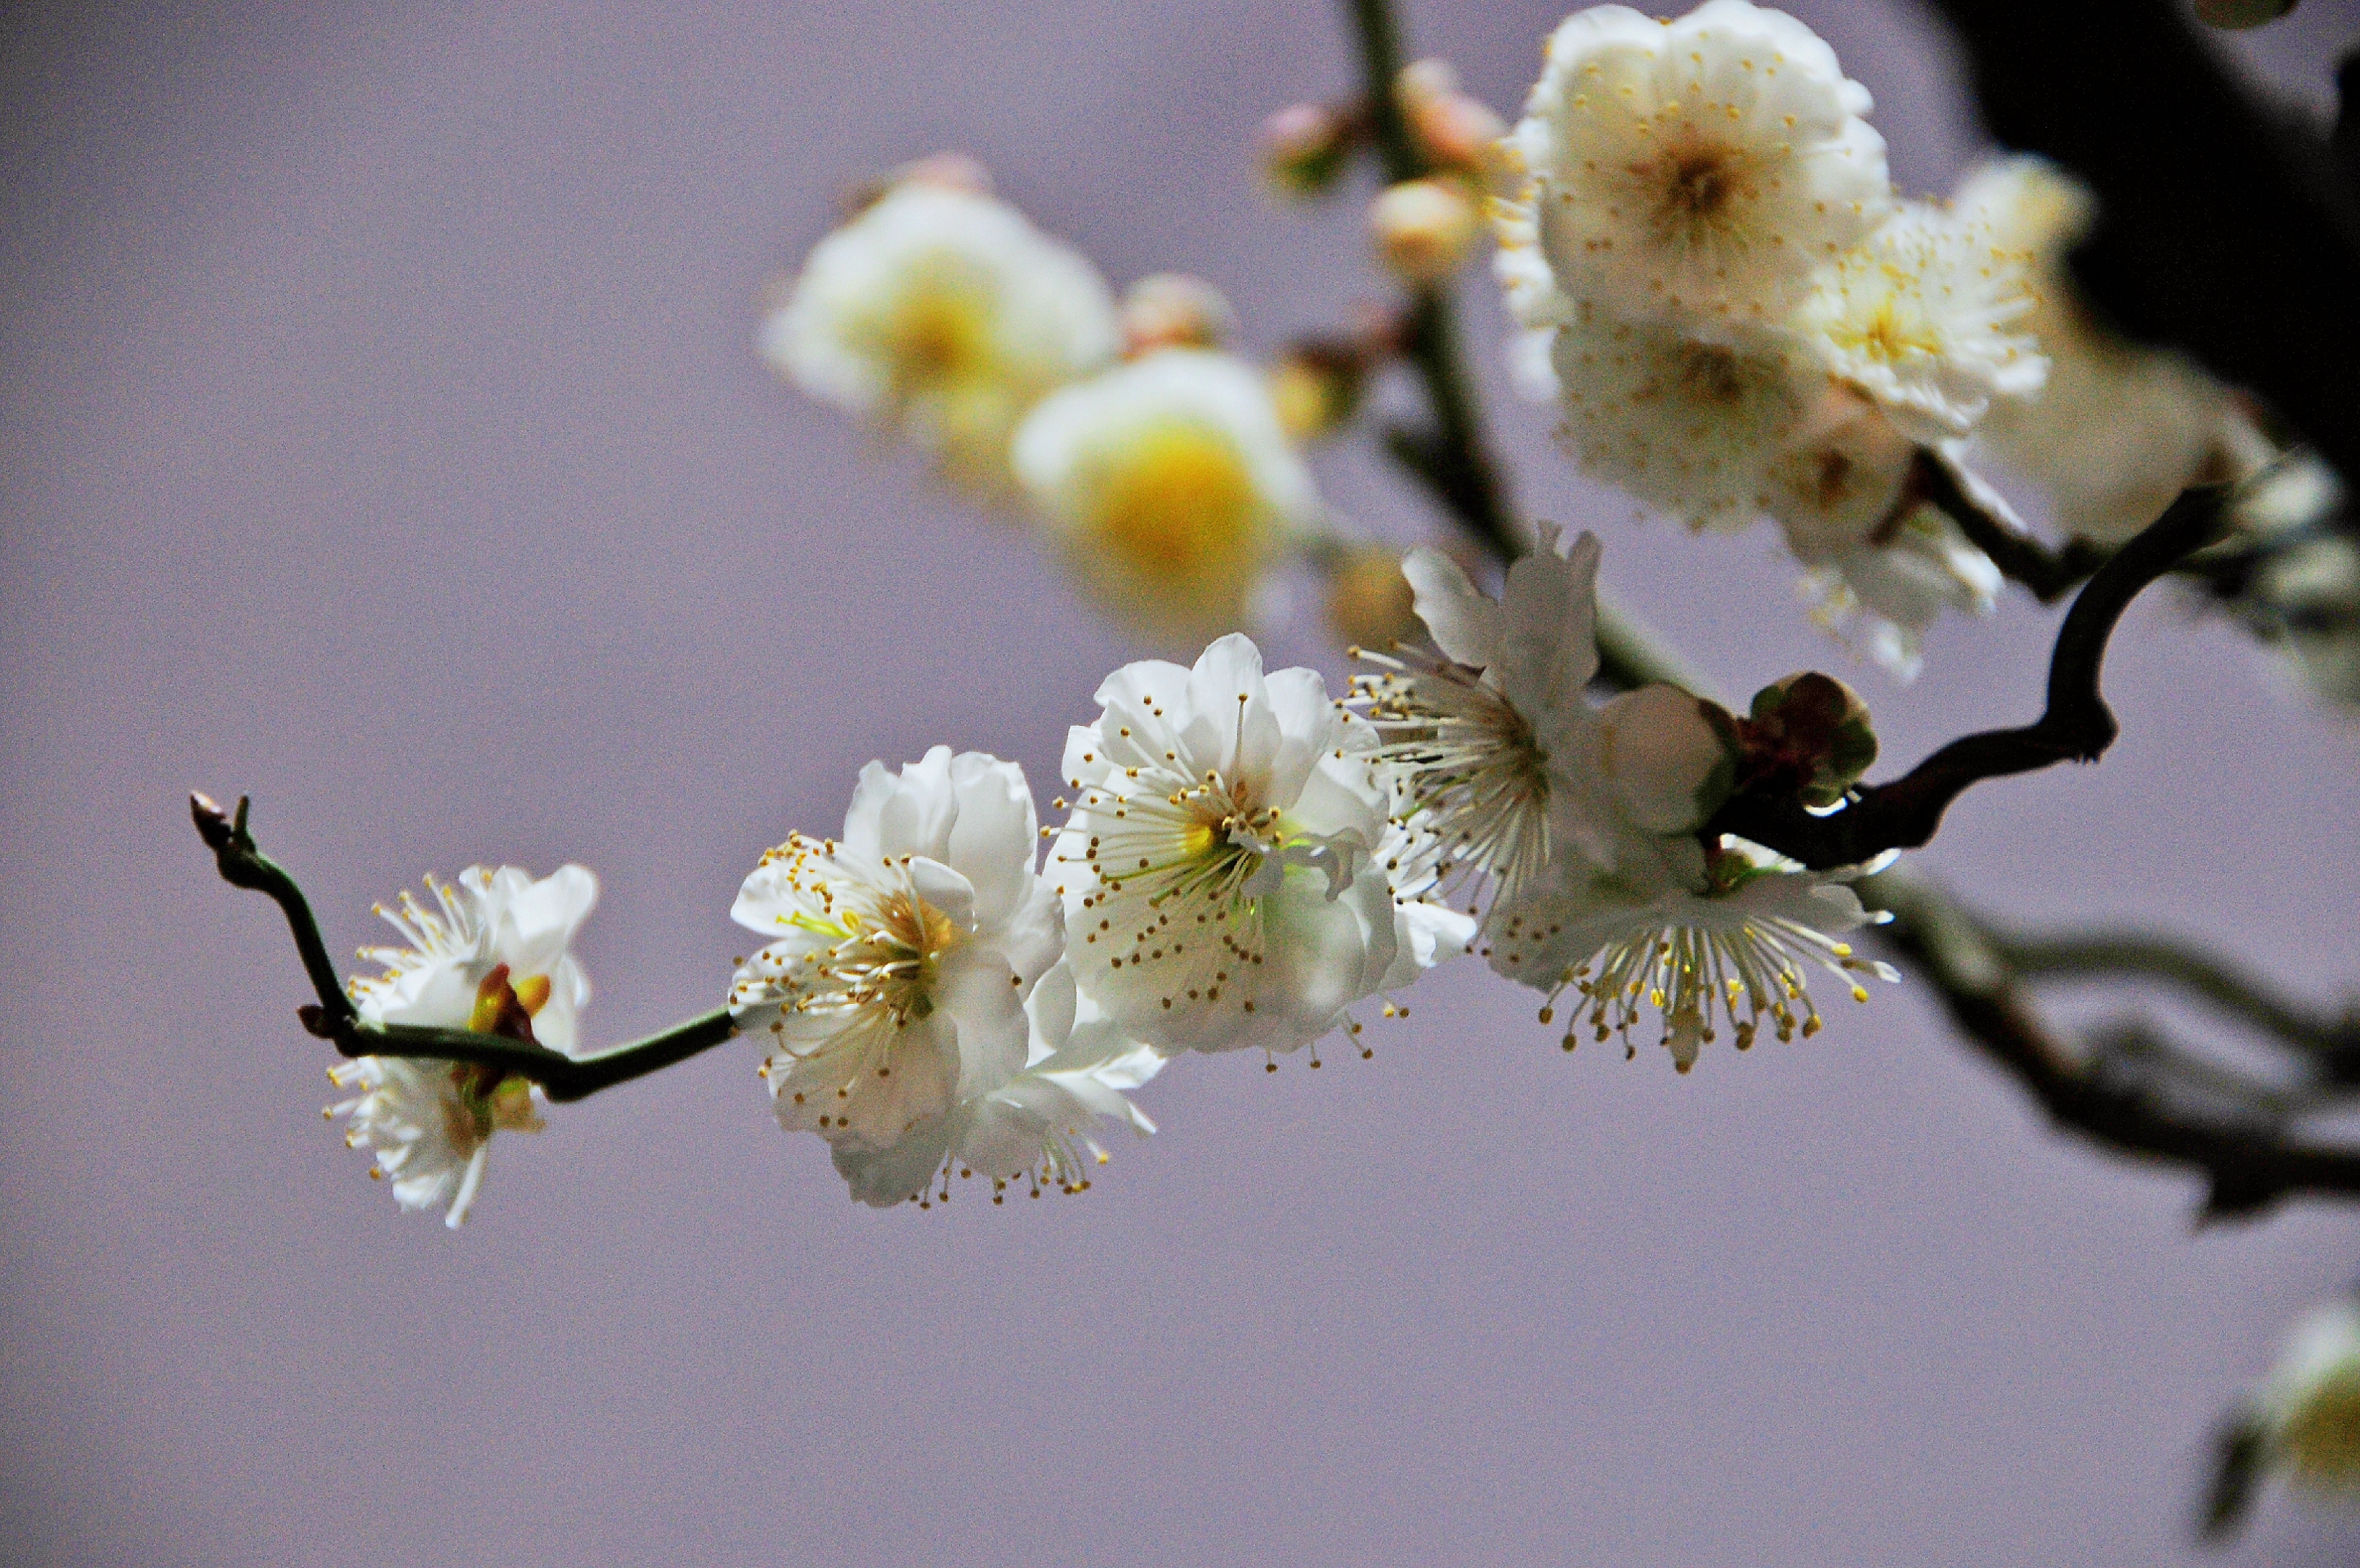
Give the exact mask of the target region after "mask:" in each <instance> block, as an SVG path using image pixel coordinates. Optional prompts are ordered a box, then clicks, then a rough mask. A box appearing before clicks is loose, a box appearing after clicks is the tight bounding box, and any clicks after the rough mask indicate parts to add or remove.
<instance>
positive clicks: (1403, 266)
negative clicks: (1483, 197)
mask: <svg viewBox="0 0 2360 1568" xmlns="http://www.w3.org/2000/svg"><path fill="white" fill-rule="evenodd" d="M1369 227H1370V230H1371V233H1373V234H1375V236H1376V242H1377V255H1378V256H1379V257H1380V258H1381V259H1382V261H1383V262H1384V264H1385V267H1387V269H1388V270H1390V271H1391V272H1392V273H1393V275H1394V276H1395V277H1397V278H1402V279H1403V280H1404V281H1405V282H1409V283H1439V282H1441V281H1442V280H1443V279H1444V278H1448V277H1449V276H1450V275H1451V274H1452V273H1454V272H1456V271H1458V270H1459V267H1461V266H1462V265H1463V264H1464V263H1465V262H1466V260H1467V256H1468V253H1469V252H1470V250H1472V249H1473V248H1474V245H1475V235H1476V233H1477V231H1478V229H1479V227H1480V223H1479V221H1478V218H1477V214H1476V212H1475V203H1474V202H1473V201H1470V200H1469V199H1468V196H1467V192H1466V191H1463V190H1461V189H1460V188H1459V186H1458V185H1457V184H1456V183H1454V182H1452V181H1449V180H1404V181H1402V183H1400V184H1399V185H1394V186H1391V187H1388V188H1387V189H1386V190H1385V191H1382V192H1381V193H1380V194H1379V195H1378V197H1377V199H1376V201H1375V203H1374V204H1373V205H1371V207H1370V209H1369Z"/></svg>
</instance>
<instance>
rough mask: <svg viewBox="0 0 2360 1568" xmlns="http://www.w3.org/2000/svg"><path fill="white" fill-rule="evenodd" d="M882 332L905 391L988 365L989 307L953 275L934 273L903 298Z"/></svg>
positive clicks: (958, 378) (968, 375)
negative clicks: (934, 275) (928, 282)
mask: <svg viewBox="0 0 2360 1568" xmlns="http://www.w3.org/2000/svg"><path fill="white" fill-rule="evenodd" d="M880 336H881V337H882V338H883V339H884V343H883V345H882V347H883V350H884V352H883V355H882V357H883V358H884V360H885V362H886V363H887V364H888V365H890V366H891V367H892V372H893V380H894V385H895V389H896V390H897V391H898V392H899V393H900V395H901V396H902V397H910V396H912V395H913V394H915V393H918V392H923V391H928V390H933V389H935V388H939V387H948V386H956V385H957V384H959V383H961V382H966V381H972V380H975V379H977V378H978V377H980V376H983V375H985V374H986V373H987V372H988V371H989V368H990V365H991V360H992V354H991V332H990V322H989V310H987V309H986V307H985V302H984V301H983V300H982V299H979V298H978V296H977V294H976V291H975V290H974V289H971V288H967V287H966V286H964V285H962V284H961V283H960V282H959V281H957V280H956V279H954V278H940V279H936V280H934V282H932V283H930V284H929V285H927V286H926V287H924V288H922V289H919V290H917V292H915V293H914V294H912V295H911V296H910V297H909V298H908V299H905V300H903V301H902V303H901V308H900V309H899V310H896V311H895V312H894V313H893V314H892V316H891V317H890V319H889V320H887V321H885V322H884V323H883V324H882V331H881V332H880Z"/></svg>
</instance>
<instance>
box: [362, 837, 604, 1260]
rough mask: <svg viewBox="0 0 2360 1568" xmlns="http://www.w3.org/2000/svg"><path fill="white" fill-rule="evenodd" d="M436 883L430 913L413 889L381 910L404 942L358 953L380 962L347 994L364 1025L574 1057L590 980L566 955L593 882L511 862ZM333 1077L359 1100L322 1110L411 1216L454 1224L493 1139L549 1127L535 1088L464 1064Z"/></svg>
mask: <svg viewBox="0 0 2360 1568" xmlns="http://www.w3.org/2000/svg"><path fill="white" fill-rule="evenodd" d="M427 887H428V889H429V891H430V892H431V893H432V896H433V905H432V908H429V907H428V906H426V905H425V904H423V903H421V901H420V900H419V899H417V898H414V897H413V896H411V895H410V894H408V893H404V894H403V895H402V896H401V899H400V902H399V908H397V909H386V908H384V907H383V906H379V908H378V909H377V913H378V914H380V915H382V916H383V917H384V918H385V920H387V922H388V923H389V924H390V925H392V927H393V928H394V929H395V930H396V931H399V933H400V934H401V937H402V940H403V944H404V945H401V946H398V947H397V946H384V947H373V948H365V949H363V950H362V953H361V956H362V957H363V958H365V959H368V960H370V961H372V962H374V963H377V964H381V965H383V973H381V974H377V975H363V976H359V977H356V978H355V979H354V980H353V981H352V982H351V983H350V985H349V987H348V988H349V990H350V991H351V993H352V997H353V1005H354V1007H355V1009H356V1010H357V1011H358V1012H359V1015H360V1017H361V1019H362V1021H363V1022H365V1023H368V1024H378V1025H383V1024H410V1025H416V1026H419V1027H421V1028H431V1029H473V1030H476V1031H478V1032H482V1033H486V1034H497V1035H499V1036H501V1037H502V1038H505V1039H509V1040H518V1041H519V1042H521V1043H525V1044H537V1045H542V1046H546V1047H548V1048H549V1049H551V1050H552V1051H561V1052H563V1053H564V1054H566V1055H569V1056H571V1055H574V1054H576V1053H577V1051H578V1049H579V1041H578V1039H577V1037H576V1029H575V1026H576V1018H577V1015H578V1013H579V1011H580V1008H581V1007H582V1005H583V1004H584V1003H585V1002H587V1001H588V1000H589V998H590V982H589V979H588V977H587V976H586V975H584V974H583V972H582V966H581V964H579V963H578V962H576V961H575V959H574V956H573V953H571V951H569V950H570V949H571V947H572V945H573V941H574V932H575V931H577V930H578V929H579V928H580V926H581V924H582V921H583V920H584V919H585V918H586V917H587V916H588V914H589V913H590V910H591V908H592V906H593V905H595V903H596V902H597V898H598V883H597V879H596V878H595V877H593V876H591V874H590V873H589V872H588V871H587V870H585V869H584V868H583V867H582V866H563V867H561V868H560V869H559V870H558V871H556V872H555V873H553V874H552V875H551V876H548V877H541V879H539V880H538V881H536V880H535V879H534V878H533V877H532V876H531V875H530V873H528V872H525V871H521V870H519V869H518V868H517V867H515V866H501V867H499V868H498V869H497V870H496V871H495V870H491V869H488V868H486V867H485V866H469V867H468V868H467V869H466V870H465V871H464V872H463V873H461V874H460V876H459V877H458V878H457V879H456V880H455V881H453V882H447V883H443V882H436V881H435V880H434V879H433V878H432V877H429V878H428V879H427ZM328 1077H329V1080H330V1081H331V1082H332V1083H334V1084H335V1085H336V1086H337V1087H338V1088H340V1089H346V1090H352V1091H355V1093H354V1094H352V1096H351V1097H350V1098H348V1099H345V1100H343V1101H340V1102H339V1103H337V1104H336V1105H331V1106H329V1107H328V1112H327V1114H328V1115H329V1116H343V1117H344V1118H345V1121H346V1127H345V1133H344V1141H345V1143H346V1144H347V1145H349V1146H351V1147H353V1148H355V1149H363V1148H366V1149H373V1150H374V1151H375V1153H376V1157H377V1158H376V1163H375V1165H374V1166H373V1168H372V1170H371V1174H372V1175H377V1176H380V1177H383V1178H386V1179H388V1180H389V1181H391V1183H392V1186H393V1195H394V1199H395V1201H396V1202H398V1203H400V1205H401V1206H402V1207H403V1208H405V1209H425V1208H435V1207H441V1208H443V1210H444V1223H445V1224H447V1225H453V1226H456V1225H460V1224H461V1223H462V1222H464V1220H465V1219H466V1217H467V1213H468V1211H469V1209H470V1208H471V1207H472V1206H473V1205H474V1203H475V1195H476V1192H477V1191H478V1190H479V1189H480V1188H481V1187H482V1185H483V1179H484V1169H485V1161H486V1155H487V1154H488V1152H489V1149H490V1144H491V1138H492V1135H493V1133H495V1132H497V1131H502V1130H506V1131H510V1132H538V1131H540V1130H541V1125H542V1124H541V1116H540V1113H539V1108H538V1105H537V1104H536V1094H537V1092H536V1091H535V1089H534V1088H533V1086H532V1085H531V1084H530V1083H527V1082H526V1081H525V1080H524V1079H522V1078H519V1077H515V1076H507V1075H503V1074H501V1073H498V1072H497V1071H495V1070H493V1069H490V1068H486V1067H478V1066H475V1065H472V1064H470V1063H466V1062H446V1061H436V1060H406V1059H402V1058H396V1057H383V1056H363V1057H357V1058H355V1059H354V1060H352V1061H350V1062H341V1063H339V1064H338V1065H336V1066H335V1067H333V1068H331V1069H329V1072H328Z"/></svg>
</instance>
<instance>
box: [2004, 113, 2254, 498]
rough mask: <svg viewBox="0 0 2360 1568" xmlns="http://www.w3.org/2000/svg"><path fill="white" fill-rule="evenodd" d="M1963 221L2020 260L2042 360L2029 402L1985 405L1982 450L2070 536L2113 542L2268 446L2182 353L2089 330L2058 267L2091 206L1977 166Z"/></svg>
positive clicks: (2055, 182) (2050, 169) (2052, 173)
mask: <svg viewBox="0 0 2360 1568" xmlns="http://www.w3.org/2000/svg"><path fill="white" fill-rule="evenodd" d="M1957 208H1958V211H1959V212H1961V214H1965V215H1967V216H1969V217H1971V218H1972V219H1973V220H1974V221H1975V222H1977V223H1981V224H1983V226H1985V227H1986V228H1987V229H1988V230H1989V231H1990V232H1991V233H1992V234H1994V236H1996V238H1997V240H1998V242H1999V243H2000V244H2001V245H2005V246H2006V247H2007V248H2009V249H2011V250H2013V251H2016V252H2018V253H2020V254H2022V255H2024V256H2026V257H2027V260H2028V265H2029V267H2030V268H2031V277H2032V285H2033V289H2034V292H2035V304H2034V308H2033V310H2032V311H2031V312H2030V313H2029V314H2028V315H2027V316H2025V317H2023V318H2022V319H2020V320H2019V321H2016V322H2015V323H2014V325H2015V327H2016V330H2018V331H2020V332H2025V333H2027V334H2028V335H2030V336H2031V337H2033V338H2035V339H2037V340H2038V343H2039V345H2040V348H2041V351H2042V352H2043V353H2044V354H2046V355H2047V356H2048V360H2049V374H2048V377H2047V380H2046V383H2045V384H2044V385H2043V386H2042V387H2040V388H2039V389H2038V392H2036V393H2035V394H2033V395H2032V396H2030V397H2026V398H2021V399H2009V400H2006V401H2004V402H2000V403H1995V404H1994V405H1993V407H1992V409H1991V411H1990V413H1989V414H1988V415H1987V416H1986V417H1985V419H1983V423H1982V424H1981V425H1980V426H1979V427H1977V430H1976V431H1975V440H1976V443H1977V446H1978V448H1979V449H1980V450H1981V451H1982V452H1984V453H1987V454H1988V455H1989V456H1990V457H1992V458H1994V460H1996V461H1997V462H1998V463H2001V464H2003V465H2005V467H2007V468H2010V469H2013V470H2014V471H2016V473H2018V474H2022V475H2023V476H2024V477H2025V478H2027V479H2029V480H2031V481H2033V482H2034V483H2035V484H2037V485H2040V486H2042V487H2043V488H2044V489H2046V490H2047V491H2048V492H2049V496H2050V498H2051V500H2052V502H2053V503H2054V505H2055V507H2056V511H2057V521H2058V525H2059V527H2060V528H2061V529H2063V531H2065V532H2066V533H2068V534H2078V535H2080V536H2081V537H2082V538H2084V539H2092V540H2094V541H2096V542H2098V543H2101V544H2119V543H2121V542H2123V541H2124V540H2126V539H2129V538H2130V537H2131V536H2132V535H2133V534H2135V533H2137V532H2138V531H2139V530H2140V529H2141V528H2146V527H2147V525H2148V524H2149V523H2151V522H2153V521H2155V519H2156V518H2158V517H2161V516H2162V515H2163V511H2164V508H2165V507H2167V506H2170V505H2171V503H2172V500H2173V499H2174V497H2176V496H2178V495H2179V494H2180V492H2181V491H2182V490H2184V489H2186V488H2188V487H2189V486H2190V485H2197V484H2204V483H2211V482H2214V481H2217V480H2225V479H2230V478H2234V477H2236V476H2237V475H2238V474H2241V473H2243V472H2245V470H2247V469H2249V468H2251V467H2254V466H2256V465H2257V463H2259V461H2260V460H2261V458H2262V456H2263V455H2264V454H2265V452H2266V447H2265V444H2264V443H2263V442H2262V441H2261V439H2260V438H2259V437H2258V436H2257V435H2256V433H2255V431H2254V430H2253V428H2252V425H2251V423H2250V422H2249V421H2248V420H2247V419H2245V418H2244V416H2243V415H2241V414H2240V413H2239V412H2238V410H2237V408H2236V405H2235V402H2234V398H2233V397H2232V396H2231V394H2230V393H2229V391H2228V389H2227V388H2225V387H2222V386H2221V385H2220V384H2219V383H2218V382H2215V381H2213V380H2212V378H2211V377H2210V376H2206V375H2205V374H2204V373H2203V372H2202V370H2200V369H2199V368H2197V366H2196V365H2193V364H2192V363H2191V362H2190V361H2189V360H2187V359H2186V358H2184V357H2182V356H2181V355H2180V354H2174V353H2171V352H2169V351H2167V350H2161V349H2154V348H2148V347H2146V346H2143V345H2141V344H2137V343H2131V342H2129V341H2128V340H2127V339H2125V338H2124V337H2122V336H2121V335H2120V334H2119V333H2117V332H2114V331H2113V330H2112V329H2111V328H2108V327H2106V326H2105V325H2103V323H2102V322H2100V321H2097V320H2095V319H2094V318H2093V317H2092V315H2091V313H2090V310H2089V308H2088V306H2087V305H2086V304H2084V303H2083V302H2082V299H2081V293H2080V290H2079V289H2078V288H2077V287H2076V286H2075V284H2074V282H2073V278H2072V276H2071V274H2070V271H2069V270H2068V268H2067V267H2066V265H2065V258H2066V256H2067V253H2069V252H2070V250H2071V249H2072V247H2073V245H2074V244H2075V243H2076V242H2078V241H2079V240H2080V239H2081V235H2082V234H2084V233H2085V232H2086V231H2087V230H2088V228H2089V226H2090V223H2091V220H2092V216H2093V215H2094V212H2095V202H2094V201H2092V197H2091V195H2090V193H2089V192H2088V191H2086V190H2084V189H2083V188H2082V187H2081V184H2080V182H2079V181H2077V180H2074V179H2073V177H2072V176H2071V175H2070V174H2068V173H2066V172H2065V171H2064V170H2063V169H2058V168H2055V167H2054V166H2052V165H2050V164H2048V163H2046V162H2043V161H2042V160H2040V159H2038V158H2002V159H1999V160H1997V161H1995V162H1993V163H1990V164H1987V165H1985V166H1984V167H1983V168H1982V169H1978V170H1976V171H1975V173H1974V174H1973V175H1972V176H1971V177H1970V178H1969V179H1968V180H1967V181H1966V183H1965V184H1964V185H1962V186H1961V187H1960V190H1959V194H1958V201H1957Z"/></svg>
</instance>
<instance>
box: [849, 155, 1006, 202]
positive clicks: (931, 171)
mask: <svg viewBox="0 0 2360 1568" xmlns="http://www.w3.org/2000/svg"><path fill="white" fill-rule="evenodd" d="M904 185H932V186H935V187H938V188H940V189H942V190H945V191H966V192H967V193H968V194H969V195H972V196H989V195H990V194H991V171H990V170H989V169H986V168H984V166H983V163H982V160H981V159H979V158H976V157H975V155H974V154H972V153H964V152H935V153H928V154H927V155H926V156H925V157H923V158H916V159H913V160H912V161H911V162H909V163H905V164H903V165H901V167H900V168H899V169H891V170H890V171H888V172H887V173H884V174H881V175H879V176H878V177H877V178H875V179H874V180H863V181H861V182H860V183H859V184H858V185H856V186H854V187H853V188H852V189H851V190H849V191H846V192H845V194H844V201H843V206H844V211H845V213H846V215H847V217H857V216H858V215H859V214H860V213H862V212H867V211H868V210H869V208H871V207H874V206H875V205H877V203H878V202H880V201H883V200H884V199H885V198H886V197H887V196H889V195H890V194H892V192H893V191H896V190H898V189H900V188H901V186H904Z"/></svg>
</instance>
